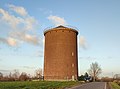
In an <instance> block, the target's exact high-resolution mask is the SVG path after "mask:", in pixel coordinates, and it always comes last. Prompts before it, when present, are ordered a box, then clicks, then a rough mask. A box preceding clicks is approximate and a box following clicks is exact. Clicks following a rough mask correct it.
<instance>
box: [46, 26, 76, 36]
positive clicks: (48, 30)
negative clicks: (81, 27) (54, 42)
mask: <svg viewBox="0 0 120 89" xmlns="http://www.w3.org/2000/svg"><path fill="white" fill-rule="evenodd" d="M55 30H70V31H74V32H76V33H77V34H78V31H77V30H76V29H74V28H69V27H65V26H62V25H59V26H57V27H55V28H50V29H46V30H45V31H44V35H45V34H46V33H47V32H50V31H55Z"/></svg>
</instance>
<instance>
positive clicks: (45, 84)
mask: <svg viewBox="0 0 120 89" xmlns="http://www.w3.org/2000/svg"><path fill="white" fill-rule="evenodd" d="M78 84H81V83H80V82H75V81H69V82H67V81H66V82H58V81H57V82H56V81H26V82H25V81H24V82H19V81H17V82H0V89H64V88H65V87H71V86H74V85H78Z"/></svg>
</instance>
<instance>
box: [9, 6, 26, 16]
mask: <svg viewBox="0 0 120 89" xmlns="http://www.w3.org/2000/svg"><path fill="white" fill-rule="evenodd" d="M8 7H9V8H10V9H11V10H13V11H15V12H16V13H18V14H19V15H21V16H26V15H27V14H28V13H27V11H26V10H25V8H23V7H20V6H15V5H11V4H8Z"/></svg>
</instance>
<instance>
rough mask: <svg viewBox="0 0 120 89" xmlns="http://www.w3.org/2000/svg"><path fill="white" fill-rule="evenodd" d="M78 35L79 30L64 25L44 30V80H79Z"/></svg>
mask: <svg viewBox="0 0 120 89" xmlns="http://www.w3.org/2000/svg"><path fill="white" fill-rule="evenodd" d="M77 35H78V31H77V30H75V29H73V28H68V27H64V26H58V27H55V28H51V29H47V30H46V31H45V32H44V36H45V47H44V80H48V81H64V80H67V81H69V80H77V77H78V53H77Z"/></svg>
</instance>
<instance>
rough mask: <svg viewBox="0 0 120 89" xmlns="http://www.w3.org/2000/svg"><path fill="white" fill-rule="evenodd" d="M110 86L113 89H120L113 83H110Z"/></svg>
mask: <svg viewBox="0 0 120 89" xmlns="http://www.w3.org/2000/svg"><path fill="white" fill-rule="evenodd" d="M111 86H112V88H113V89H120V86H119V85H118V84H117V83H115V82H111Z"/></svg>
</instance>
